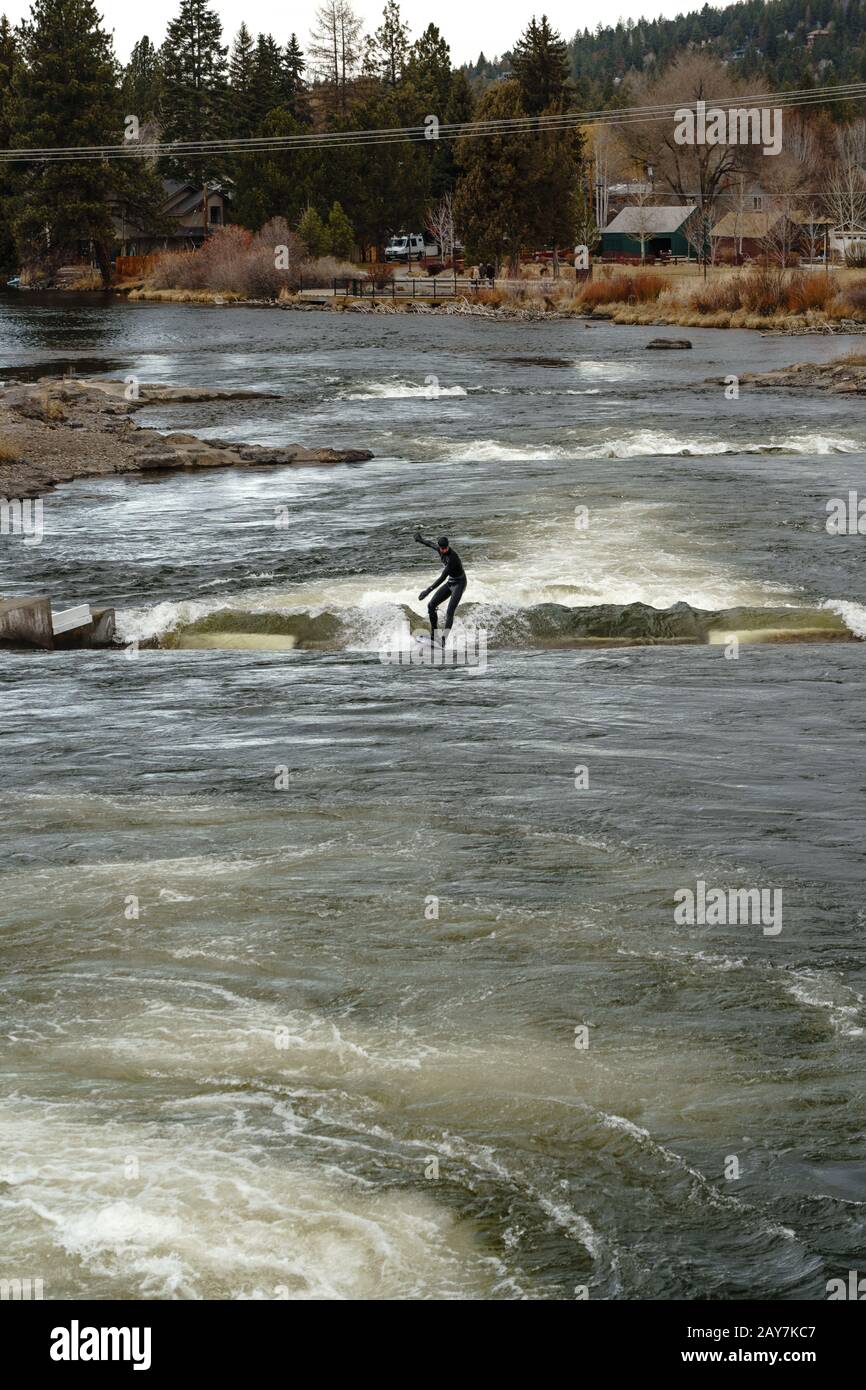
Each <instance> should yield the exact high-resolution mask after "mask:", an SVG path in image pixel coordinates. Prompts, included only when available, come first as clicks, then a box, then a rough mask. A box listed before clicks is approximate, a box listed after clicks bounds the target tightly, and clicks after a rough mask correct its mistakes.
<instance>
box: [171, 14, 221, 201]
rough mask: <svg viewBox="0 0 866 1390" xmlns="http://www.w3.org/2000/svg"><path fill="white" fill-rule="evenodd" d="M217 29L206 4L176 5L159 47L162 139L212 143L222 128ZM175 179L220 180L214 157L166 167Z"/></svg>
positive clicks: (176, 160)
mask: <svg viewBox="0 0 866 1390" xmlns="http://www.w3.org/2000/svg"><path fill="white" fill-rule="evenodd" d="M221 38H222V25H221V24H220V21H219V16H218V15H217V14H216V11H215V10H212V9H211V8H210V7H209V5H208V4H207V0H180V10H179V12H178V15H177V17H176V18H175V19H173V20H172V21H171V22H170V24H169V26H168V30H167V34H166V40H165V43H164V44H163V46H162V50H161V57H162V68H163V101H162V116H163V137H164V139H166V140H168V141H172V140H182V141H192V140H216V139H218V138H219V137H220V135H222V134H223V132H224V130H225V127H226V115H227V112H226V93H227V63H226V53H227V51H228V50H227V49H226V48H224V47H223V46H222V44H221V42H220V40H221ZM169 170H170V172H171V173H172V174H174V175H175V176H176V177H178V178H184V179H190V180H191V181H193V182H199V183H204V182H207V181H209V180H215V179H219V178H221V177H223V176H224V172H225V162H224V161H223V160H221V159H220V158H219V157H218V156H217V157H213V156H209V155H204V156H196V155H187V154H183V153H182V154H179V155H176V156H173V157H172V158H171V160H170V161H169Z"/></svg>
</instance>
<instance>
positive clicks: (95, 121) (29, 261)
mask: <svg viewBox="0 0 866 1390" xmlns="http://www.w3.org/2000/svg"><path fill="white" fill-rule="evenodd" d="M19 32H20V38H21V58H22V61H21V62H19V63H17V64H16V67H15V74H14V78H13V82H12V93H11V101H10V102H9V104H8V115H7V119H8V121H9V128H10V133H9V141H10V145H12V146H14V147H16V148H18V149H31V148H42V149H50V148H52V147H60V146H70V145H71V146H75V145H108V144H112V143H117V144H120V140H121V134H122V122H121V112H120V102H119V96H118V88H117V85H116V78H117V63H116V61H115V58H114V53H113V50H112V45H111V38H110V36H109V35H108V34H107V33H106V32H105V30H104V29H103V28H102V27H101V24H100V20H99V14H98V13H97V10H96V7H95V5H94V4H93V3H92V0H33V5H32V9H31V17H30V19H29V20H28V21H27V22H26V23H24V24H23V25H22V26H21V29H20V31H19ZM71 74H74V81H71V80H70V76H71ZM123 162H124V161H108V160H99V159H94V160H88V161H82V162H81V163H76V162H73V161H69V162H63V163H61V162H59V161H58V162H54V163H52V162H51V161H49V160H33V161H28V162H27V163H25V164H23V165H16V166H15V172H14V173H13V174H12V175H11V185H12V192H11V196H10V198H9V200H8V204H7V206H8V212H9V220H10V222H11V225H12V229H13V233H14V236H15V241H16V245H17V248H18V254H19V256H20V259H21V262H22V264H24V265H25V266H28V267H32V268H34V269H42V270H43V271H45V270H47V271H48V272H49V273H50V272H51V271H52V269H56V267H57V266H58V265H60V264H62V262H63V260H64V258H66V257H70V256H78V255H81V254H82V252H85V253H89V251H90V248H91V247H92V249H93V253H94V255H95V257H96V260H97V264H98V265H99V269H100V272H101V274H102V277H103V280H104V282H105V283H108V280H109V278H110V275H111V244H112V240H113V234H114V228H113V222H112V199H113V197H114V196H115V194H116V191H117V188H118V185H119V178H118V174H119V171H118V169H117V165H118V164H120V163H123Z"/></svg>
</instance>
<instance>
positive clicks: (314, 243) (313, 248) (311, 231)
mask: <svg viewBox="0 0 866 1390" xmlns="http://www.w3.org/2000/svg"><path fill="white" fill-rule="evenodd" d="M298 236H299V237H300V238H301V241H302V242H303V243H304V245H305V246H306V248H307V254H308V255H310V256H327V254H328V252H329V251H330V249H331V239H330V237H329V235H328V229H327V227H326V226H325V224H324V222H323V221H322V219H321V217H320V216H319V214H318V213H317V212H316V209H315V208H313V207H309V208H307V210H306V211H305V213H304V215H303V217H302V218H301V220H300V222H299V223H298Z"/></svg>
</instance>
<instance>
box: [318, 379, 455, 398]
mask: <svg viewBox="0 0 866 1390" xmlns="http://www.w3.org/2000/svg"><path fill="white" fill-rule="evenodd" d="M466 395H468V392H467V390H466V388H465V387H464V386H443V385H442V384H441V382H440V381H439V380H438V379H433V380H431V381H424V382H420V383H419V382H415V381H371V382H368V383H367V384H366V385H365V386H364V388H363V389H362V390H359V391H351V392H348V393H343V392H341V393H340V395H339V397H338V399H340V400H348V401H402V400H415V399H419V400H429V401H438V400H442V399H443V398H444V397H446V396H466Z"/></svg>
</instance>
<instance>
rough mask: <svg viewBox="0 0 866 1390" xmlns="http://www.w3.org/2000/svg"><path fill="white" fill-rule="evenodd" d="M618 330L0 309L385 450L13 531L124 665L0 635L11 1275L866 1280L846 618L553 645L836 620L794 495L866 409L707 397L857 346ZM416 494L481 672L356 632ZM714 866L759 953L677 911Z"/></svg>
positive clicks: (846, 478)
mask: <svg viewBox="0 0 866 1390" xmlns="http://www.w3.org/2000/svg"><path fill="white" fill-rule="evenodd" d="M661 331H662V332H663V333H664V332H668V331H670V330H661ZM652 336H653V330H643V329H625V328H618V327H614V326H610V325H605V324H601V323H599V324H589V325H586V324H584V323H582V322H579V321H577V322H567V323H547V324H522V323H518V324H511V323H486V322H478V321H475V320H460V319H450V318H445V317H435V318H424V317H418V318H403V317H394V318H391V317H379V316H376V317H367V316H365V317H361V316H355V315H340V316H338V315H333V316H331V315H314V314H307V315H299V314H292V313H287V312H282V311H278V310H242V309H221V310H211V309H206V308H189V307H182V306H173V305H172V306H165V307H161V306H147V305H139V306H136V305H123V304H113V303H111V304H107V303H106V304H102V303H100V302H99V301H98V300H91V301H86V300H80V301H69V300H66V301H59V300H57V299H54V300H51V299H45V300H37V299H30V300H27V299H25V298H24V297H23V296H19V297H15V298H12V299H10V298H8V297H7V298H6V299H4V300H3V301H2V302H0V369H2V371H3V374H4V375H5V376H9V375H13V376H19V377H20V376H29V377H35V376H38V375H40V374H43V373H49V372H54V371H57V370H59V369H61V368H65V367H68V366H73V367H76V368H77V370H79V371H80V372H81V373H82V374H84V373H100V372H101V373H105V374H109V375H119V374H129V373H133V374H136V375H138V376H139V377H140V378H141V379H142V380H143V381H159V382H169V383H174V384H211V385H216V386H221V387H224V386H241V387H245V388H249V389H252V390H256V391H260V392H266V391H268V392H272V391H276V392H278V393H279V396H278V398H277V399H266V398H263V399H262V400H261V401H256V400H254V399H253V400H250V401H246V400H244V401H234V402H228V403H217V404H213V403H212V404H202V405H195V406H171V407H159V408H157V407H148V408H146V409H145V410H143V411H142V412H141V413H140V415H139V419H140V421H141V423H145V424H149V425H151V426H153V427H155V428H158V429H164V430H170V429H177V428H188V429H191V430H193V431H195V432H197V433H200V434H202V435H205V436H208V437H214V438H221V439H238V440H244V441H253V442H260V443H286V442H289V441H293V440H296V441H299V442H302V443H304V444H309V445H333V446H335V447H347V448H348V447H364V448H369V449H372V450H373V452H374V454H375V458H374V460H373V461H372V462H371V463H368V464H364V465H360V466H342V467H331V468H287V469H262V470H249V471H244V472H232V471H225V472H222V471H220V472H213V473H210V472H204V473H201V474H188V475H171V476H168V477H162V478H155V477H148V478H138V477H132V476H126V477H122V478H109V479H98V480H93V481H86V482H79V483H76V484H72V485H67V486H64V487H61V488H59V489H58V490H57V491H56V492H55V493H53V494H52V495H51V496H50V497H49V498H48V499H46V505H45V527H46V535H45V540H44V543H43V544H42V545H41V546H30V547H25V546H24V545H23V544H22V543H21V542H20V540H19V539H17V538H14V537H3V538H0V546H2V550H0V592H3V593H6V594H10V593H19V592H47V593H50V595H51V597H52V599H53V600H54V601H55V604H56V605H57V606H60V607H62V606H65V605H66V604H67V603H74V602H76V601H82V600H90V601H92V602H94V603H96V602H102V603H112V604H115V605H116V606H117V608H118V610H119V623H120V628H121V632H122V634H123V637H124V639H125V641H126V643H127V646H126V647H125V648H124V649H121V650H119V651H117V652H109V653H106V652H79V653H57V654H54V655H40V654H13V653H9V652H6V653H3V654H0V718H2V771H3V797H2V801H0V823H2V830H3V844H4V853H3V860H2V867H0V888H2V896H0V921H2V926H3V931H2V942H3V956H2V973H0V1026H2V1029H3V1033H4V1049H3V1051H4V1082H3V1095H2V1115H0V1121H2V1123H0V1226H2V1237H0V1239H2V1245H3V1249H4V1252H5V1254H4V1273H5V1265H6V1264H9V1265H10V1269H11V1267H12V1266H14V1272H15V1273H17V1274H19V1275H20V1276H30V1277H43V1278H44V1280H45V1285H46V1296H48V1297H54V1298H69V1297H74V1296H76V1295H82V1296H89V1297H97V1298H109V1297H121V1298H171V1297H179V1298H266V1299H270V1298H274V1297H280V1296H285V1295H286V1294H287V1295H288V1296H289V1297H291V1298H310V1297H312V1298H334V1297H336V1298H470V1299H515V1298H517V1299H520V1298H528V1299H557V1298H572V1297H574V1296H575V1290H576V1289H580V1288H581V1287H583V1286H585V1287H587V1288H588V1289H589V1293H590V1297H591V1298H626V1299H634V1298H641V1299H668V1298H673V1299H695V1298H714V1299H720V1298H721V1299H738V1298H745V1297H769V1298H776V1299H790V1300H796V1299H817V1298H823V1297H824V1296H825V1284H826V1281H827V1280H828V1279H829V1278H832V1277H838V1276H839V1275H843V1276H844V1275H845V1274H846V1271H847V1270H848V1269H851V1268H855V1269H864V1268H866V1265H864V1260H863V1255H862V1250H863V1231H864V1227H863V1213H864V1211H866V1178H864V1172H866V1168H864V1119H866V1116H864V1100H863V1060H864V1058H863V1053H864V1045H866V1032H864V1030H866V1002H864V991H866V970H864V959H863V950H862V941H863V931H864V925H866V922H864V908H863V901H862V899H863V890H862V885H863V868H864V864H863V849H862V830H863V804H864V803H863V791H864V780H866V774H864V770H863V769H864V766H866V763H864V754H866V737H864V726H866V716H864V648H863V646H862V644H861V643H860V642H859V641H856V640H849V641H832V642H829V641H812V642H794V643H783V644H778V643H761V644H757V645H755V644H750V643H747V642H743V643H742V644H741V645H740V646H739V649H738V656H737V657H736V659H733V653H732V649H731V644H730V642H727V641H726V640H725V639H726V638H727V637H728V636H730V634H727V633H725V632H724V631H720V633H719V634H718V640H717V641H714V642H712V643H710V644H700V645H691V646H688V645H686V646H682V645H670V646H622V647H590V648H586V647H575V646H573V645H569V640H566V638H568V637H569V635H571V636H573V635H574V633H575V631H576V630H577V628H578V627H580V628H581V630H583V627H582V626H581V625H583V626H585V623H586V612H587V610H594V616H593V621H594V622H602V621H603V623H604V624H606V627H605V631H606V632H610V633H618V634H619V635H620V636H622V637H629V636H633V635H634V633H635V628H634V624H635V622H636V621H637V618H636V617H635V614H636V613H638V610H635V609H632V608H631V605H635V604H644V605H650V606H652V607H653V608H657V609H661V608H669V607H671V606H672V605H675V604H678V603H680V604H688V605H690V606H691V608H693V609H698V610H702V611H704V612H709V613H717V612H728V611H729V610H732V609H736V610H738V611H744V612H745V613H746V614H747V615H748V620H746V618H743V619H742V621H741V622H740V624H739V625H740V626H741V627H743V628H753V627H757V628H760V627H762V626H769V627H773V628H777V627H778V626H779V623H780V622H782V623H783V624H785V623H788V621H789V620H790V623H791V624H793V625H795V626H796V625H798V624H799V625H800V626H806V627H812V626H814V625H815V624H821V623H825V624H837V626H838V628H839V629H840V632H839V634H838V635H847V636H849V637H850V636H853V635H861V634H862V633H863V632H864V631H866V621H864V620H866V579H864V574H866V570H864V563H863V549H862V547H863V544H864V541H863V538H862V537H858V536H853V537H850V538H849V537H830V536H828V534H827V532H826V530H825V525H824V523H825V519H826V503H827V500H828V499H829V498H831V497H845V496H847V492H848V490H849V489H858V488H859V489H860V490H861V491H862V489H863V486H864V460H866V418H864V414H863V405H862V401H861V402H857V401H856V399H850V398H849V399H846V398H845V397H837V396H830V397H825V398H820V397H812V398H808V397H805V396H804V397H796V396H791V395H784V394H783V393H773V394H757V393H749V392H746V391H743V393H742V395H741V397H740V399H739V400H736V401H728V400H726V399H725V397H724V393H723V388H722V387H721V386H720V385H716V386H711V387H703V386H701V385H700V383H702V382H703V381H704V380H705V379H706V378H721V377H723V376H724V375H725V374H729V373H732V372H734V373H739V372H745V371H749V370H761V369H764V368H767V367H769V366H772V365H780V366H781V365H785V364H787V363H789V362H792V361H796V360H801V359H804V358H807V357H808V358H812V359H816V360H825V359H827V358H830V357H832V356H835V355H838V354H839V353H840V352H842V351H844V350H845V349H846V348H848V347H850V346H851V345H852V343H851V342H850V341H848V340H839V339H836V340H827V339H823V338H821V339H817V338H805V339H775V338H774V339H763V338H761V337H760V336H759V335H757V334H746V333H730V332H712V331H704V332H701V331H693V332H692V333H691V337H692V341H693V343H694V348H693V350H692V351H691V352H677V353H651V352H647V351H646V350H645V344H646V342H647V341H648V340H649V338H650V337H652ZM584 508H585V509H586V512H585V513H584V512H583V510H582V509H584ZM584 516H585V517H586V518H588V524H587V525H586V526H585V527H584V526H583V525H582V523H581V521H580V518H581V517H584ZM419 525H420V526H422V527H423V528H424V530H425V531H426V532H427V533H428V534H433V535H437V534H439V533H441V531H443V530H444V531H446V532H447V533H448V534H449V535H450V536H451V537H452V539H453V542H454V544H455V546H456V548H457V549H458V550H459V552H460V554H461V556H462V558H463V560H464V563H465V565H466V568H467V572H468V575H469V587H468V589H467V594H466V599H465V602H464V606H463V608H462V609H461V614H462V617H461V620H460V623H459V627H460V630H461V631H467V630H468V632H469V633H470V634H472V633H473V632H475V633H477V632H478V631H479V630H483V631H484V632H485V634H486V637H487V643H488V656H487V665H486V669H482V668H478V667H475V668H472V667H464V668H461V667H457V668H450V669H444V670H442V669H432V670H431V669H429V668H425V667H418V666H412V667H406V666H405V665H401V666H397V665H391V664H385V663H383V662H382V661H381V660H380V648H381V647H382V643H383V641H384V640H385V639H386V638H387V636H388V634H389V633H392V632H393V631H394V630H395V627H396V626H397V625H398V624H399V623H401V622H405V621H406V620H407V619H408V620H409V621H410V622H411V623H412V624H413V625H416V626H421V625H423V608H424V605H423V604H421V603H419V602H418V600H417V594H418V592H419V591H420V590H421V589H422V588H425V587H427V585H429V584H430V583H431V582H432V581H433V579H434V577H435V573H436V569H437V565H436V560H435V557H434V556H433V555H432V554H431V553H430V552H425V551H423V550H421V549H420V548H419V547H418V546H416V545H414V544H413V542H412V539H411V537H412V533H413V531H414V530H415V529H416V527H417V526H419ZM767 609H770V610H772V613H773V615H774V616H773V620H772V622H771V621H770V620H769V619H767V618H766V616H765V615H764V616H762V612H761V610H767ZM780 615H781V616H780ZM564 634H565V636H564ZM136 642H137V643H138V646H136V645H135V643H136ZM576 769H581V770H582V771H581V772H578V773H576ZM698 880H702V881H704V882H706V883H707V884H710V885H715V886H719V887H724V888H764V889H771V890H780V891H781V894H782V901H783V905H784V912H783V928H782V930H781V932H779V933H778V934H776V935H771V934H768V933H766V932H765V931H764V930H762V926H761V925H760V924H757V923H755V924H751V923H747V924H742V925H736V924H734V925H709V924H708V925H694V926H691V925H682V924H680V923H679V922H678V921H677V920H676V919H675V914H674V906H675V897H674V895H675V894H676V893H677V892H678V891H679V890H681V889H683V888H688V887H691V888H694V887H695V884H696V882H697V881H698ZM583 1029H586V1033H585V1034H584V1033H583V1032H582V1031H581V1030H583ZM584 1039H586V1040H588V1046H583V1045H582V1043H583V1041H584ZM732 1160H735V1162H733V1161H732ZM735 1170H736V1171H738V1172H739V1176H738V1177H733V1176H729V1175H730V1174H731V1173H732V1172H733V1171H735Z"/></svg>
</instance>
